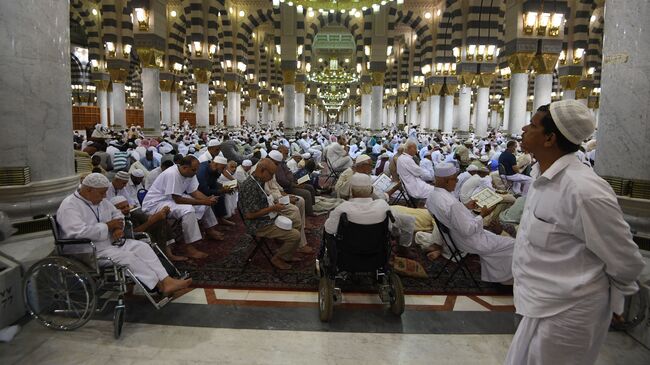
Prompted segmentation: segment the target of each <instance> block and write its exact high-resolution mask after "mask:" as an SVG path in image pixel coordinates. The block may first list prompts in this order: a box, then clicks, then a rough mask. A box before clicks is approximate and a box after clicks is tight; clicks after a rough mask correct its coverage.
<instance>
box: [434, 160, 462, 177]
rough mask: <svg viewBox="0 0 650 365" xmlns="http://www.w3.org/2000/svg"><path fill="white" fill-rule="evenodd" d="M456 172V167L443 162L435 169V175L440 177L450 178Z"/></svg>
mask: <svg viewBox="0 0 650 365" xmlns="http://www.w3.org/2000/svg"><path fill="white" fill-rule="evenodd" d="M456 172H457V171H456V166H455V165H454V164H453V163H451V162H441V163H439V164H437V165H436V166H434V167H433V173H434V174H435V176H438V177H449V176H452V175H454V174H456Z"/></svg>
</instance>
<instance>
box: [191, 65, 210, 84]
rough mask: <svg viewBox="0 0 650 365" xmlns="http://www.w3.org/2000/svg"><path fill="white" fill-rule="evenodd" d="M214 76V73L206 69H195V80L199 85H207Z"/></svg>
mask: <svg viewBox="0 0 650 365" xmlns="http://www.w3.org/2000/svg"><path fill="white" fill-rule="evenodd" d="M211 75H212V72H210V71H209V70H208V69H206V68H195V69H194V79H195V80H196V83H197V84H207V83H208V82H210V76H211Z"/></svg>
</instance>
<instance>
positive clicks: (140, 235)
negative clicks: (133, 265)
mask: <svg viewBox="0 0 650 365" xmlns="http://www.w3.org/2000/svg"><path fill="white" fill-rule="evenodd" d="M133 239H135V240H143V239H147V240H151V236H149V234H148V233H146V232H133Z"/></svg>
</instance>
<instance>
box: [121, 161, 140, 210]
mask: <svg viewBox="0 0 650 365" xmlns="http://www.w3.org/2000/svg"><path fill="white" fill-rule="evenodd" d="M143 180H144V172H143V171H142V170H140V169H136V170H133V171H132V172H131V176H130V177H129V181H128V182H127V183H126V186H125V187H124V189H123V190H124V194H125V195H126V199H127V200H128V201H129V205H131V206H134V207H139V206H140V201H139V200H138V190H140V189H144V185H143V184H142V181H143Z"/></svg>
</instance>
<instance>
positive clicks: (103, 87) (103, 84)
mask: <svg viewBox="0 0 650 365" xmlns="http://www.w3.org/2000/svg"><path fill="white" fill-rule="evenodd" d="M93 83H94V84H95V86H96V87H97V91H107V90H108V87H109V86H110V84H111V80H94V81H93Z"/></svg>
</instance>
